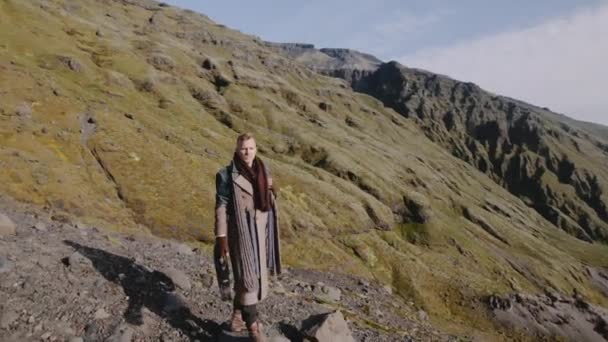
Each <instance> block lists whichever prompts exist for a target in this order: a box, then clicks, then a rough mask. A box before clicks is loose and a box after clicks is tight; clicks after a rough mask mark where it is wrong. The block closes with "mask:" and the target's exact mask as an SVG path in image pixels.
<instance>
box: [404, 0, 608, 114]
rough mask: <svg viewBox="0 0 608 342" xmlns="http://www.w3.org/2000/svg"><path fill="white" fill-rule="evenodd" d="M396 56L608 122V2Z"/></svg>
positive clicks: (428, 68) (521, 97) (495, 90)
mask: <svg viewBox="0 0 608 342" xmlns="http://www.w3.org/2000/svg"><path fill="white" fill-rule="evenodd" d="M397 60H398V61H400V62H401V63H402V64H404V65H407V66H411V67H416V68H421V69H426V70H430V71H433V72H437V73H441V74H446V75H449V76H450V77H452V78H455V79H458V80H463V81H472V82H475V83H477V84H479V85H480V86H481V87H482V88H485V89H487V90H490V91H492V92H495V93H498V94H502V95H506V96H510V97H513V98H518V99H521V100H525V101H528V102H530V103H532V104H535V105H538V106H546V107H549V108H551V109H552V110H553V111H556V112H561V113H564V114H566V115H568V116H570V117H573V118H577V119H580V120H585V121H594V122H599V123H604V124H608V5H604V6H600V7H597V8H588V9H584V10H579V11H577V12H576V13H573V14H572V15H569V16H567V17H562V18H557V19H551V20H549V21H546V22H544V23H542V24H540V25H538V26H535V27H531V28H528V29H521V30H516V31H510V32H503V33H500V34H496V35H490V36H486V37H484V38H481V39H477V40H474V41H469V42H463V43H459V44H455V45H452V46H446V47H439V48H432V49H425V50H422V51H419V52H417V53H414V54H410V55H405V56H402V57H400V58H397Z"/></svg>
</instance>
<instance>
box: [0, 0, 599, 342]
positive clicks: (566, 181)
mask: <svg viewBox="0 0 608 342" xmlns="http://www.w3.org/2000/svg"><path fill="white" fill-rule="evenodd" d="M293 49H304V50H310V48H308V47H305V46H304V47H298V46H296V47H293ZM278 51H279V50H277V48H276V47H272V46H269V45H268V44H267V43H265V42H263V41H261V40H260V39H259V38H257V37H253V36H248V35H245V34H242V33H240V32H237V31H234V30H231V29H229V28H226V27H225V26H223V25H220V24H217V23H214V22H213V21H211V20H209V18H207V17H205V16H204V15H201V14H197V13H194V12H191V11H184V10H180V9H177V8H174V7H171V6H167V5H166V4H162V3H157V2H153V1H146V0H129V1H119V0H103V1H93V0H83V1H77V2H76V1H71V0H33V1H15V0H7V1H0V74H1V75H2V77H1V78H0V97H1V99H2V101H0V192H1V193H2V194H3V195H5V196H8V197H11V198H13V199H16V200H17V201H21V202H26V203H33V204H35V205H37V206H38V207H40V208H41V209H40V210H42V212H43V213H44V214H45V215H48V217H49V219H50V220H52V221H54V222H60V223H68V222H73V223H74V224H75V225H81V224H82V225H84V226H87V227H98V228H99V229H100V230H103V231H122V232H151V233H153V234H155V235H157V236H160V237H164V238H174V239H180V240H184V241H188V242H189V243H191V244H192V245H193V246H197V247H198V248H200V249H201V250H203V251H205V250H208V249H209V247H210V245H211V243H212V242H213V228H212V227H213V209H214V195H215V186H214V178H215V177H214V176H215V172H216V171H217V170H218V169H219V168H220V167H222V166H224V165H226V164H227V163H228V162H229V160H230V158H231V156H232V154H233V151H234V140H235V137H236V136H237V134H238V133H241V132H245V131H251V132H253V133H254V134H255V135H256V136H257V142H258V146H259V153H260V156H261V157H262V158H264V159H265V161H266V163H267V164H268V165H270V167H271V172H272V173H273V176H274V180H275V182H276V183H277V185H278V186H279V200H280V207H281V222H282V232H281V233H282V243H283V250H282V251H283V254H284V261H285V263H286V264H288V265H290V266H292V267H300V268H315V269H317V270H321V271H330V272H334V273H351V274H354V275H358V276H361V277H365V278H374V279H376V280H377V281H380V282H382V283H384V284H386V285H388V286H390V288H392V289H393V290H394V295H395V296H399V298H402V299H403V300H405V301H406V302H408V303H411V305H409V304H408V305H409V306H410V307H412V308H416V310H424V311H425V312H427V313H428V314H429V316H430V317H431V318H432V319H436V322H438V323H437V324H439V325H440V328H442V329H445V331H447V332H448V333H453V334H456V335H459V336H460V335H467V334H470V335H472V336H473V337H478V338H481V339H484V340H495V339H496V338H497V336H501V334H503V333H504V334H507V335H506V336H510V337H513V338H515V337H516V336H519V335H517V334H519V332H512V331H510V330H505V331H502V330H501V331H499V332H496V326H495V324H494V321H493V316H492V312H491V311H490V310H489V309H488V306H487V301H486V298H488V296H490V295H494V294H496V295H501V296H506V295H508V294H509V293H511V292H513V291H515V292H518V293H532V294H533V293H536V292H539V291H544V290H545V289H549V290H550V291H552V292H556V293H560V294H562V295H570V294H571V293H573V292H574V291H577V293H578V294H579V295H580V296H582V298H584V299H585V300H586V301H588V302H589V303H592V304H593V305H598V306H608V299H607V298H606V297H605V295H604V292H602V288H601V287H598V285H597V281H596V280H597V279H596V278H597V277H594V276H593V275H594V274H599V273H602V272H604V273H605V271H602V269H603V268H606V267H608V260H607V259H606V255H608V246H606V245H605V244H599V243H588V242H585V241H583V240H581V239H577V238H574V237H572V236H571V235H569V234H566V233H565V232H564V231H562V230H560V229H556V226H555V224H553V223H551V222H550V221H548V220H547V219H545V218H544V217H543V216H541V215H540V214H539V212H541V213H543V215H545V216H547V217H549V218H551V217H552V216H551V214H552V213H554V212H557V214H555V215H557V216H559V220H562V221H563V222H564V223H561V225H562V227H564V229H570V230H571V232H572V233H574V234H577V235H578V236H580V237H582V238H584V239H588V238H589V239H598V240H599V239H602V234H603V230H602V229H603V228H601V227H602V224H603V222H605V221H604V220H603V219H602V216H601V215H603V214H602V212H603V210H604V209H603V206H602V202H603V203H605V200H604V199H605V195H604V193H603V191H602V189H605V186H604V183H605V181H604V180H605V179H606V175H605V172H606V170H607V169H608V168H606V167H605V166H606V165H605V163H606V158H605V157H604V154H603V153H604V151H605V149H602V147H601V146H605V145H604V143H603V142H602V141H601V140H600V139H599V138H598V139H595V138H593V135H592V134H591V133H587V130H583V129H582V128H580V127H575V126H572V125H569V124H567V125H564V126H562V125H561V123H560V121H556V120H553V121H551V120H549V121H547V120H545V116H544V115H542V114H543V112H542V110H539V109H535V108H533V107H531V106H528V107H526V106H527V105H524V104H520V103H518V102H517V101H515V100H509V99H504V98H497V99H493V96H492V95H490V94H487V93H485V92H483V91H481V90H479V89H478V88H476V87H475V86H473V85H470V84H464V83H459V82H456V81H452V80H449V79H446V78H442V77H438V76H433V75H432V74H430V73H422V72H418V71H408V70H407V69H404V71H403V72H401V71H400V70H398V71H399V72H396V71H394V70H395V69H400V68H401V67H399V66H397V65H390V64H389V65H382V66H381V67H380V68H379V69H378V71H371V74H370V75H368V76H366V77H358V76H357V77H351V78H349V79H350V80H351V82H354V83H355V88H357V89H359V90H362V89H365V91H366V92H368V93H373V94H374V95H375V96H377V98H379V99H382V101H380V100H378V99H376V98H374V97H372V96H369V95H366V94H362V93H360V92H355V91H353V89H352V87H351V84H350V83H348V82H346V81H344V80H340V79H337V78H334V77H327V76H326V75H321V74H319V73H318V72H315V71H314V70H311V69H310V68H308V67H306V66H305V65H303V64H302V63H301V62H299V61H298V60H297V58H293V57H289V56H287V57H286V56H284V55H282V54H280V53H278ZM319 53H321V54H322V56H319V60H321V59H325V60H328V61H331V63H337V64H338V65H341V64H340V63H343V62H341V61H340V59H342V60H348V59H349V58H350V57H348V56H349V55H350V52H344V51H336V52H335V53H334V52H328V53H329V54H327V53H323V52H319ZM315 54H316V52H315ZM330 54H333V55H332V56H330ZM364 60H366V58H364ZM370 63H372V64H373V63H377V62H374V61H371V62H370ZM375 68H376V67H371V69H373V70H375ZM384 69H386V70H387V71H389V72H386V73H384V72H382V70H384ZM353 70H357V69H353ZM365 70H367V71H366V73H367V72H368V71H369V69H365ZM385 78H386V80H387V82H385ZM388 81H390V82H388ZM423 81H424V82H423ZM383 84H384V85H383ZM383 94H384V95H386V96H383ZM389 94H390V95H391V96H388V95H389ZM433 94H437V95H433ZM392 95H394V96H392ZM431 98H432V99H433V100H432V101H431V100H430V99H431ZM452 98H453V100H452ZM486 102H487V104H486ZM510 102H513V103H514V105H512V106H511V105H510V104H509V103H510ZM385 104H386V105H385ZM486 105H487V106H489V108H491V110H490V109H484V108H485V106H486ZM391 107H392V108H391ZM511 107H512V108H511ZM393 108H395V109H396V110H394V109H393ZM417 109H419V110H418V112H419V113H420V115H419V114H418V113H417ZM469 109H470V114H467V113H468V110H469ZM450 111H451V113H452V114H451V115H450V114H448V113H449V112H450ZM528 112H529V113H528ZM509 113H511V114H509ZM566 130H569V131H566ZM594 139H595V140H594ZM577 146H578V147H577ZM446 147H447V148H448V149H447V150H446ZM577 148H578V150H577ZM579 150H580V152H579ZM547 151H548V152H547ZM600 151H602V152H600ZM552 158H553V159H552ZM463 159H464V160H467V162H465V161H463ZM480 171H483V172H480ZM518 182H523V183H518ZM501 185H503V186H501ZM506 189H509V190H511V191H513V193H516V194H518V195H519V196H521V197H517V196H514V195H513V193H511V192H509V191H507V190H506ZM521 199H525V200H526V201H527V203H525V202H523V201H522V200H521ZM598 199H599V200H602V201H598ZM531 206H532V207H533V208H536V209H538V211H536V210H534V209H533V208H530V207H531ZM537 207H538V208H537ZM546 208H549V209H551V210H554V211H550V210H549V209H546ZM543 210H544V211H543ZM562 214H563V215H562ZM0 223H1V222H0ZM567 225H569V226H567ZM566 227H570V228H566ZM598 227H599V228H598ZM18 228H19V227H17V230H18ZM14 230H15V227H14V225H10V224H9V225H6V224H2V225H0V235H4V234H5V232H7V234H9V236H12V235H10V234H13V233H12V232H14ZM18 237H19V235H17V238H14V237H10V238H5V237H3V236H0V241H1V242H2V243H3V246H7V247H6V248H11V250H13V249H14V248H17V249H18V247H20V246H22V245H20V244H19V243H20V240H18ZM25 237H26V238H27V236H25ZM76 242H78V241H76ZM84 242H86V241H80V242H78V243H79V244H81V245H84ZM24 243H27V241H25V242H24ZM138 246H139V247H138ZM57 248H58V249H61V251H63V252H62V253H64V252H67V250H69V248H68V247H67V246H63V247H61V248H60V247H59V246H57ZM93 248H102V247H94V246H93ZM133 248H143V247H142V245H137V244H134V245H133ZM104 249H105V247H104ZM144 249H145V248H144ZM4 250H6V249H4ZM4 250H0V253H4V252H3V251H4ZM119 252H120V251H117V252H116V253H119ZM11 253H12V252H11ZM121 253H122V252H121ZM8 260H9V261H10V262H11V263H14V264H15V265H17V266H18V264H17V263H16V262H15V260H11V259H8ZM25 266H27V267H28V268H27V269H32V270H36V268H33V266H32V267H30V266H28V265H25ZM25 266H24V267H25ZM56 266H59V265H56ZM18 267H21V266H18ZM589 269H591V270H592V271H591V272H590V271H589ZM66 271H67V270H66ZM15 272H17V273H16V274H17V275H18V276H19V277H21V274H22V273H20V272H21V271H19V268H17V270H16V271H15ZM594 272H595V273H594ZM598 272H599V273H598ZM602 274H603V273H602ZM91 280H92V279H91ZM319 281H322V280H319ZM327 283H329V282H327ZM5 296H8V295H5ZM355 296H357V295H355ZM357 297H359V296H357ZM3 298H4V297H3ZM359 298H362V297H359ZM120 303H121V305H122V304H125V303H126V302H120ZM362 305H364V304H362ZM77 307H78V306H77ZM372 309H373V308H372V307H370V306H368V307H367V308H366V307H365V306H362V307H359V308H357V310H372ZM27 310H28V311H29V308H28V309H27ZM79 310H80V309H79ZM78 314H82V315H84V313H83V312H81V311H78ZM401 314H402V315H403V316H407V315H408V314H409V313H408V312H401ZM45 315H46V314H45ZM27 319H29V317H28V318H27ZM34 319H36V317H34ZM80 323H82V322H80V321H79V323H78V324H80ZM19 324H21V323H19ZM11 327H12V325H11ZM34 328H35V327H34ZM523 335H526V334H525V333H523Z"/></svg>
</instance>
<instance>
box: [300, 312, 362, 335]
mask: <svg viewBox="0 0 608 342" xmlns="http://www.w3.org/2000/svg"><path fill="white" fill-rule="evenodd" d="M302 327H303V331H302V335H303V336H304V340H305V341H314V342H354V341H355V339H354V338H353V335H352V334H351V332H350V329H349V328H348V324H346V321H345V320H344V316H343V315H342V312H340V311H334V312H332V313H328V314H325V315H320V316H312V317H310V318H308V319H307V320H306V321H305V322H304V323H303V324H302Z"/></svg>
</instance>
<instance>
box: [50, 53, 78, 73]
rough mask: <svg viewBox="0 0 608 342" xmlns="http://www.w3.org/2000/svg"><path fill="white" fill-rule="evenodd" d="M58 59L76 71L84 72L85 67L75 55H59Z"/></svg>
mask: <svg viewBox="0 0 608 342" xmlns="http://www.w3.org/2000/svg"><path fill="white" fill-rule="evenodd" d="M57 59H58V60H59V61H60V62H61V63H62V64H64V65H65V66H66V67H68V68H69V69H70V70H72V71H74V72H82V71H83V69H84V68H83V67H82V64H80V62H78V60H76V59H75V58H73V57H69V56H58V57H57Z"/></svg>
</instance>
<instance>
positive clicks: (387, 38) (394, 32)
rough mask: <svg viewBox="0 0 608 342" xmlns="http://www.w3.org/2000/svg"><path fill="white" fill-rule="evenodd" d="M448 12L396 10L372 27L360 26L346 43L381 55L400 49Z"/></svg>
mask: <svg viewBox="0 0 608 342" xmlns="http://www.w3.org/2000/svg"><path fill="white" fill-rule="evenodd" d="M446 14H447V12H446V11H435V12H433V13H428V14H420V15H419V14H414V13H410V12H408V11H404V10H396V11H394V12H392V13H391V14H389V15H385V16H383V18H382V21H381V22H377V23H372V24H371V26H370V28H367V27H366V26H365V25H363V26H360V27H359V29H361V31H355V33H354V35H352V36H351V37H350V38H349V39H347V40H346V42H345V43H346V45H347V46H351V47H353V48H355V49H358V50H360V51H363V52H367V53H372V54H373V55H376V56H378V57H381V56H383V55H386V54H387V53H389V52H390V51H392V50H397V49H399V47H400V46H401V45H403V44H405V43H406V42H407V41H408V37H414V35H415V34H416V33H417V32H421V31H426V30H428V29H429V28H430V27H432V26H433V25H434V24H436V23H438V22H439V21H440V20H441V19H442V18H443V17H444V16H445V15H446Z"/></svg>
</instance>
